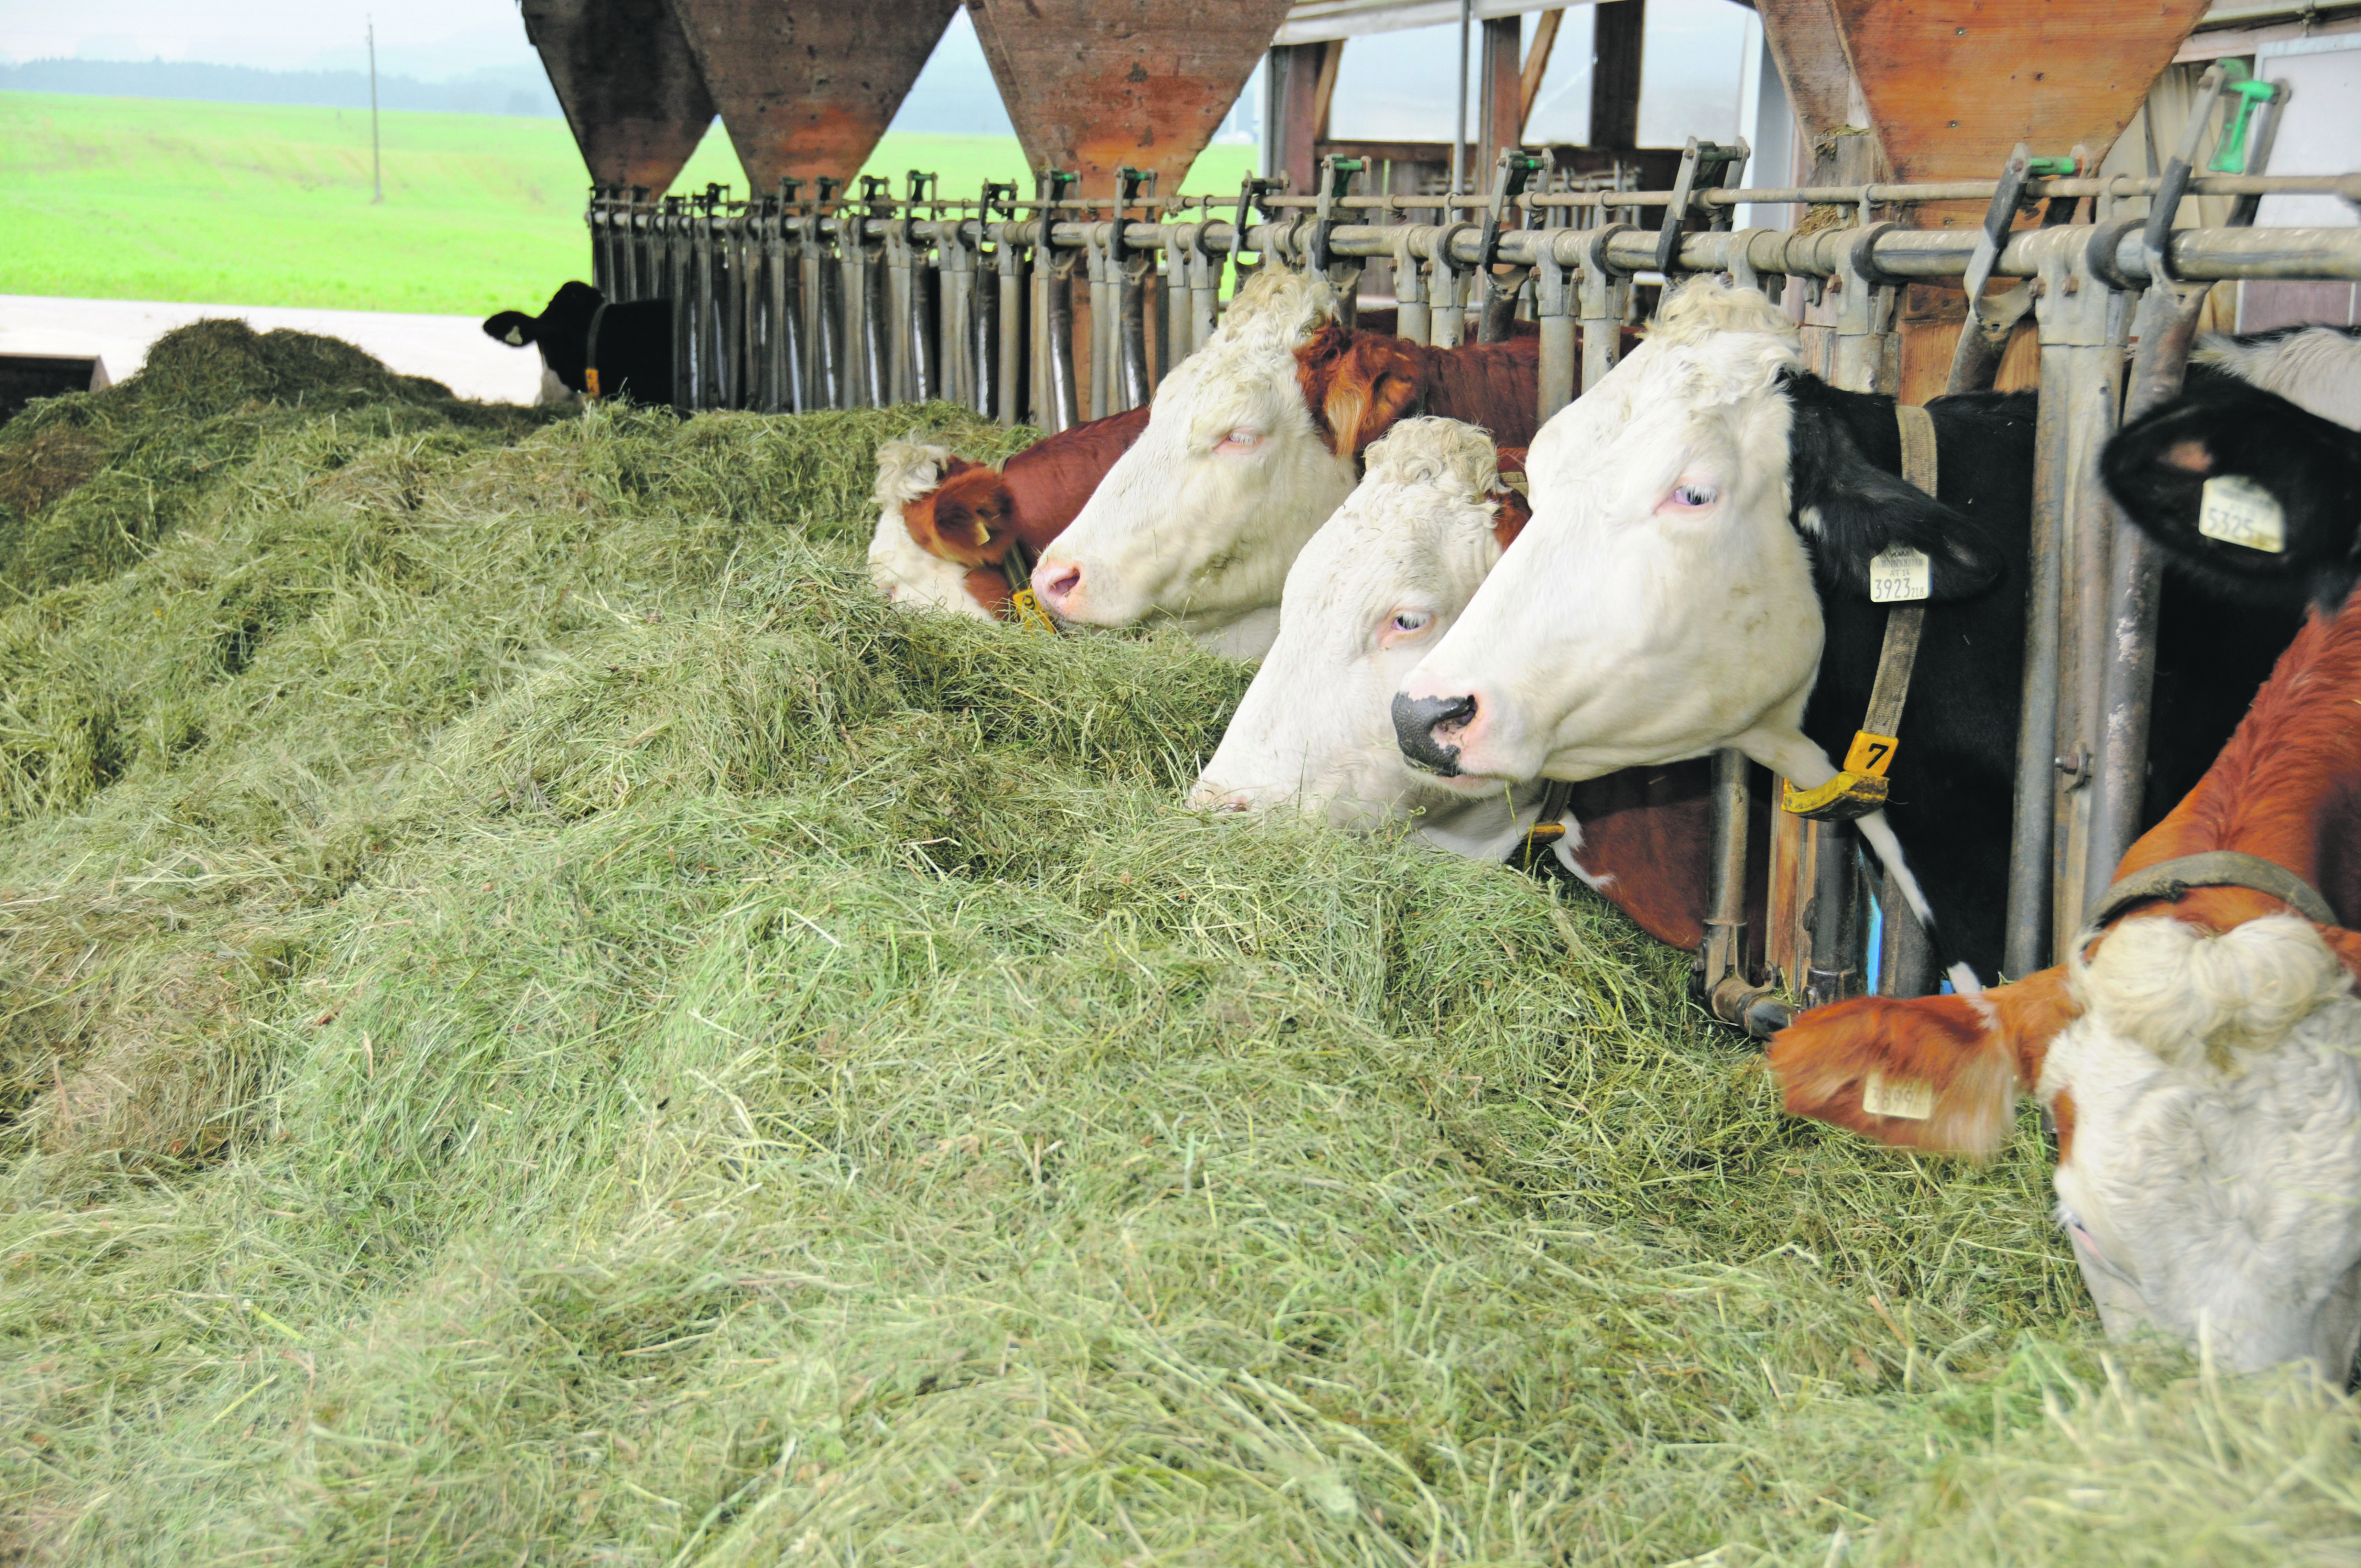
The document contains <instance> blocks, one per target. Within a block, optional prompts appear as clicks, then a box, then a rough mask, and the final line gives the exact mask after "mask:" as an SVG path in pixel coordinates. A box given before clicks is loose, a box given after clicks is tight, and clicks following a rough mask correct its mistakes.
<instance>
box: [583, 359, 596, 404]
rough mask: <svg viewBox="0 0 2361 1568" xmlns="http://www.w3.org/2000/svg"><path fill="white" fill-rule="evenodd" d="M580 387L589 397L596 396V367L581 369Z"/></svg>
mask: <svg viewBox="0 0 2361 1568" xmlns="http://www.w3.org/2000/svg"><path fill="white" fill-rule="evenodd" d="M582 385H583V387H584V388H585V389H588V392H589V394H590V396H592V397H594V398H595V397H597V396H598V367H597V366H596V365H591V366H588V367H585V368H584V369H583V372H582Z"/></svg>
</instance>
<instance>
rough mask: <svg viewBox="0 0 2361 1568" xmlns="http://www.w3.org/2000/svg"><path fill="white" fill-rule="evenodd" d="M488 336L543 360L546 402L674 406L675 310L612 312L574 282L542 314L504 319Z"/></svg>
mask: <svg viewBox="0 0 2361 1568" xmlns="http://www.w3.org/2000/svg"><path fill="white" fill-rule="evenodd" d="M484 335H485V336H487V337H495V338H498V339H500V342H502V343H505V344H507V345H509V346H510V347H511V348H523V347H525V346H526V345H532V346H533V347H534V348H536V349H538V350H540V353H541V386H542V395H541V400H542V401H543V402H544V403H549V402H557V401H562V400H563V399H564V396H565V394H566V393H567V392H571V393H574V394H576V395H577V396H583V397H593V398H629V399H631V400H632V401H633V402H639V403H653V404H660V405H662V404H669V403H671V401H672V302H671V301H669V300H640V301H635V302H631V303H630V304H610V303H609V302H608V301H607V300H606V298H605V296H603V295H601V294H600V293H599V292H598V290H596V289H594V288H592V287H591V286H590V285H589V284H588V283H581V282H573V283H567V284H566V285H564V286H563V287H561V288H560V289H559V290H558V291H557V292H556V293H555V294H552V295H551V296H550V297H549V303H548V304H546V305H544V306H543V307H542V312H541V314H539V315H537V316H529V315H526V314H525V313H523V312H522V311H502V312H500V314H498V315H496V316H491V317H489V318H488V319H487V320H486V321H485V323H484Z"/></svg>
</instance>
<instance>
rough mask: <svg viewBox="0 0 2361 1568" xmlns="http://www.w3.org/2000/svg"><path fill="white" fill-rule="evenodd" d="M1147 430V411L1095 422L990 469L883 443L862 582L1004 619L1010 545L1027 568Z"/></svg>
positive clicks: (944, 453) (937, 449)
mask: <svg viewBox="0 0 2361 1568" xmlns="http://www.w3.org/2000/svg"><path fill="white" fill-rule="evenodd" d="M1147 426H1148V411H1147V410H1146V409H1134V410H1132V411H1130V412H1129V413H1120V414H1116V415H1115V416H1114V417H1113V418H1111V419H1097V420H1093V421H1091V422H1089V423H1088V424H1080V425H1076V426H1075V427H1074V428H1073V429H1071V430H1069V431H1065V432H1063V433H1060V434H1057V435H1052V436H1048V437H1045V438H1044V439H1042V440H1040V441H1037V442H1035V443H1034V444H1032V445H1030V446H1028V447H1027V448H1026V449H1025V450H1024V451H1022V452H1019V453H1017V454H1016V455H1015V456H1013V457H1011V458H1009V459H1008V460H1007V461H1006V462H1005V463H1004V464H1002V465H1001V466H999V467H997V468H994V467H993V466H990V465H989V464H984V463H971V462H969V461H968V460H967V459H966V458H964V457H956V456H953V455H951V453H950V449H949V448H948V447H942V446H932V445H928V444H922V443H920V442H917V441H915V440H911V441H889V442H887V443H885V444H884V445H882V446H880V447H879V448H878V449H877V489H876V499H877V506H878V513H877V529H876V532H875V534H874V535H873V537H872V538H871V540H870V543H869V577H870V580H871V581H872V582H873V583H875V584H876V585H877V587H879V588H881V589H883V590H884V594H885V597H886V598H890V599H895V600H896V601H899V602H901V603H905V604H917V605H926V606H930V607H932V608H934V609H945V610H950V611H952V612H953V613H955V614H962V615H974V616H981V617H983V618H984V619H987V620H989V619H991V618H993V617H994V616H998V615H1003V614H1005V613H1006V610H1007V608H1008V591H1009V585H1008V579H1007V576H1006V575H1005V572H1004V570H1003V563H1005V561H1006V560H1007V558H1008V552H1009V545H1010V542H1011V541H1012V540H1014V541H1015V542H1016V543H1017V545H1019V546H1020V547H1021V548H1022V550H1023V552H1024V554H1025V556H1026V557H1027V560H1028V561H1029V560H1030V559H1031V558H1032V557H1035V556H1038V554H1040V553H1041V551H1042V549H1043V547H1044V546H1046V545H1047V544H1048V543H1049V541H1051V540H1053V539H1055V538H1057V537H1058V535H1059V534H1060V533H1062V532H1065V529H1066V525H1067V524H1068V523H1070V522H1071V521H1074V514H1075V513H1076V512H1078V511H1080V510H1082V503H1083V502H1084V501H1086V500H1088V499H1090V496H1091V491H1092V490H1093V489H1094V488H1097V486H1098V482H1099V480H1100V479H1101V478H1103V477H1104V476H1105V474H1106V471H1107V470H1108V469H1109V468H1111V467H1113V466H1115V459H1116V458H1117V457H1120V456H1121V455H1123V452H1124V449H1125V448H1126V447H1127V446H1129V445H1130V444H1132V443H1133V442H1134V441H1137V439H1139V433H1140V432H1141V431H1142V430H1144V429H1146V428H1147Z"/></svg>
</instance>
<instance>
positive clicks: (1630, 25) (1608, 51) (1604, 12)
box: [1589, 0, 1648, 149]
mask: <svg viewBox="0 0 2361 1568" xmlns="http://www.w3.org/2000/svg"><path fill="white" fill-rule="evenodd" d="M1590 16H1591V27H1592V29H1593V30H1592V32H1591V40H1592V46H1593V48H1592V62H1591V67H1590V141H1589V145H1590V146H1592V147H1599V148H1616V149H1620V148H1631V147H1637V146H1639V145H1640V55H1641V50H1642V45H1643V44H1644V42H1645V41H1646V37H1647V30H1648V0H1611V3H1610V4H1602V5H1594V6H1592V7H1591V10H1590Z"/></svg>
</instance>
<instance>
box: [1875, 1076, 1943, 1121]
mask: <svg viewBox="0 0 2361 1568" xmlns="http://www.w3.org/2000/svg"><path fill="white" fill-rule="evenodd" d="M1861 1109H1862V1110H1864V1111H1866V1112H1868V1113H1870V1114H1871V1115H1872V1116H1892V1117H1894V1118H1895V1119H1896V1120H1898V1121H1904V1122H1924V1121H1927V1120H1929V1119H1930V1118H1932V1117H1933V1115H1934V1114H1935V1086H1934V1085H1933V1084H1931V1083H1920V1082H1918V1081H1916V1080H1911V1079H1895V1080H1889V1079H1887V1077H1886V1076H1885V1075H1884V1074H1883V1073H1882V1072H1872V1073H1871V1074H1870V1075H1869V1080H1868V1081H1867V1082H1865V1083H1863V1084H1862V1085H1861Z"/></svg>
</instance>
